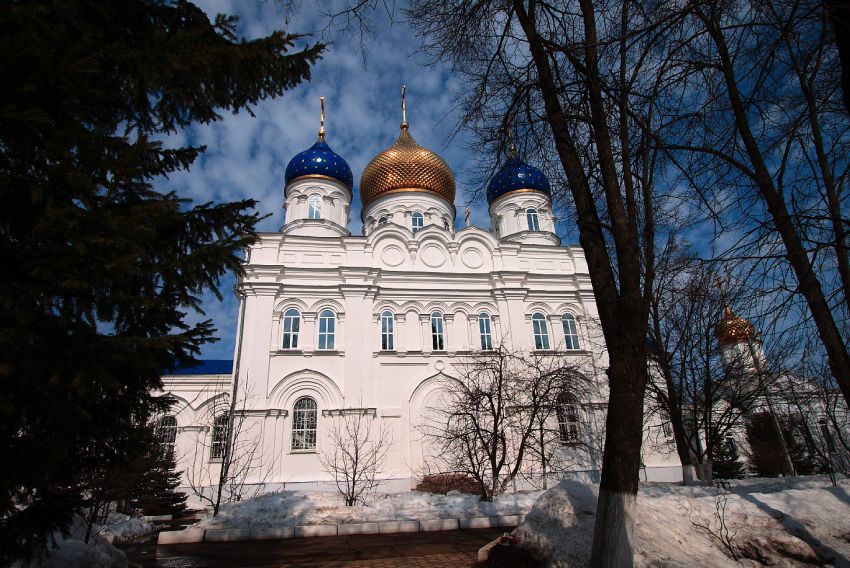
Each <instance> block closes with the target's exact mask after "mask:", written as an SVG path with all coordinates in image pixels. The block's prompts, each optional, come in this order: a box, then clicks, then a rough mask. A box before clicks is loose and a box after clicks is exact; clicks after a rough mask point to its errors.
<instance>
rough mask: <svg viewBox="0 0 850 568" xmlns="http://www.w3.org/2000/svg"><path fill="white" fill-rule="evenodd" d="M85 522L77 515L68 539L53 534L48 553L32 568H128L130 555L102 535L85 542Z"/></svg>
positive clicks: (32, 565) (33, 564)
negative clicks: (128, 556)
mask: <svg viewBox="0 0 850 568" xmlns="http://www.w3.org/2000/svg"><path fill="white" fill-rule="evenodd" d="M85 534H86V523H85V520H84V519H83V517H82V516H80V515H77V516H75V518H74V523H73V524H72V525H71V528H70V530H69V533H68V536H66V537H63V536H62V535H61V534H60V533H58V532H57V533H54V534H53V537H52V539H51V544H49V545H48V546H49V550H48V551H47V554H45V555H44V556H43V557H42V558H39V559H37V560H35V561H33V562H31V563H30V564H29V566H30V568H68V567H75V568H76V567H78V566H79V567H83V566H86V567H91V568H126V566H127V556H126V555H125V554H124V553H123V552H122V551H120V550H118V549H117V548H115V547H114V546H112V544H111V543H110V542H109V540H108V539H107V538H106V537H104V536H102V535H101V534H94V535H93V536H92V537H91V538H89V542H88V543H86V542H83V539H84V538H85Z"/></svg>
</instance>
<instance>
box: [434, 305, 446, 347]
mask: <svg viewBox="0 0 850 568" xmlns="http://www.w3.org/2000/svg"><path fill="white" fill-rule="evenodd" d="M431 349H432V350H434V351H445V350H446V334H445V331H444V326H443V314H441V313H440V312H433V313H432V314H431Z"/></svg>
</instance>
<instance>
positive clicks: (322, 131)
mask: <svg viewBox="0 0 850 568" xmlns="http://www.w3.org/2000/svg"><path fill="white" fill-rule="evenodd" d="M319 98H320V99H321V101H322V116H321V118H320V119H319V120H320V121H321V126H319V140H324V139H325V97H319Z"/></svg>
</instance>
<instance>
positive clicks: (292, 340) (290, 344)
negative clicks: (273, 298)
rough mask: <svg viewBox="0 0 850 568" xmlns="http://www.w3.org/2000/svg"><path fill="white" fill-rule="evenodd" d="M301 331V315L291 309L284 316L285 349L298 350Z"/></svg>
mask: <svg viewBox="0 0 850 568" xmlns="http://www.w3.org/2000/svg"><path fill="white" fill-rule="evenodd" d="M300 330H301V314H300V313H298V310H296V309H295V308H289V309H288V310H286V313H284V314H283V348H284V349H298V332H299V331H300Z"/></svg>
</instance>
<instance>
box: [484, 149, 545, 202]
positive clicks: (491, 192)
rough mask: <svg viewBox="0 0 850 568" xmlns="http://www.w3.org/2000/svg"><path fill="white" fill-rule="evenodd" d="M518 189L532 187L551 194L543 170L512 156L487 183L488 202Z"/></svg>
mask: <svg viewBox="0 0 850 568" xmlns="http://www.w3.org/2000/svg"><path fill="white" fill-rule="evenodd" d="M518 189H525V190H528V189H531V190H534V191H539V192H541V193H545V194H546V195H549V196H551V190H550V188H549V180H548V179H546V176H545V175H543V172H541V171H540V170H538V169H537V168H535V167H534V166H530V165H528V164H526V163H525V162H523V161H522V160H520V159H519V158H516V157H514V156H511V157H510V158H508V161H507V162H506V163H505V165H504V166H502V169H500V170H499V171H498V172H497V173H496V175H494V176H493V179H491V180H490V183H489V184H488V185H487V203H491V204H492V203H493V202H494V201H496V200H497V199H499V198H500V197H501V196H503V195H505V194H507V193H510V192H512V191H516V190H518Z"/></svg>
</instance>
